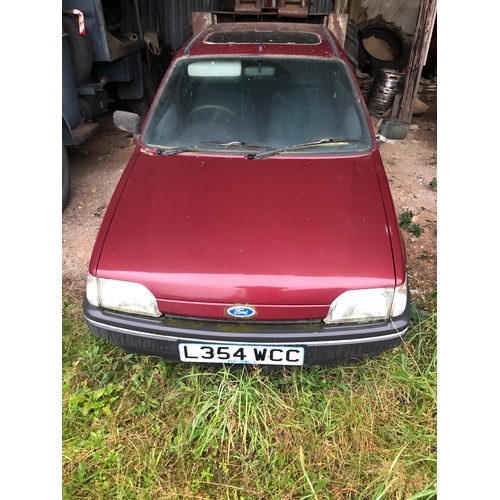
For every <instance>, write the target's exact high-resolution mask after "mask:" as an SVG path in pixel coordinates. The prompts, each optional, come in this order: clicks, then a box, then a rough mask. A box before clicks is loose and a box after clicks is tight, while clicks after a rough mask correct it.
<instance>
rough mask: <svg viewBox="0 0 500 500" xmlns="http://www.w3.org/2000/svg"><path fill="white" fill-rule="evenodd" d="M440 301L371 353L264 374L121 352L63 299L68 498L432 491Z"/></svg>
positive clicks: (359, 495)
mask: <svg viewBox="0 0 500 500" xmlns="http://www.w3.org/2000/svg"><path fill="white" fill-rule="evenodd" d="M435 305H436V299H435V296H434V295H433V294H431V295H430V296H428V297H427V299H426V301H425V302H423V301H422V300H420V303H419V304H414V311H413V316H412V317H413V319H412V326H411V329H410V331H409V334H408V336H407V339H406V342H405V343H404V345H403V346H401V347H400V348H398V349H396V350H394V351H391V352H387V353H385V354H383V355H382V356H379V357H377V358H375V359H373V360H369V361H367V362H364V363H361V364H358V365H351V366H342V367H334V368H321V369H320V368H317V369H310V370H300V369H293V370H275V371H265V370H261V369H255V370H230V369H228V368H222V369H214V368H209V367H193V366H188V365H181V364H174V363H167V362H164V361H163V360H160V359H158V358H148V357H141V356H137V355H134V354H129V353H126V352H124V351H122V350H120V349H118V348H115V347H113V346H112V345H111V344H109V343H108V342H106V341H104V340H100V339H97V338H94V337H93V336H92V335H91V334H90V333H89V332H88V331H87V328H86V325H85V322H84V320H83V316H82V313H81V307H80V305H79V304H77V303H76V301H74V300H72V299H71V298H70V297H68V296H66V297H64V298H63V316H62V324H63V390H62V394H63V401H62V409H63V443H62V448H63V450H62V451H63V460H62V467H63V474H62V476H63V477H62V480H63V485H62V489H63V498H79V499H83V498H89V499H90V498H91V499H96V498H103V499H104V498H112V499H127V500H131V499H181V498H182V499H228V500H229V499H234V500H249V499H263V500H264V499H266V500H267V499H279V500H284V499H303V500H305V499H339V500H340V499H342V500H345V499H356V500H363V499H367V500H368V499H369V500H375V499H405V500H408V499H417V498H419V499H434V498H437V493H436V468H437V466H436V362H437V361H436V323H437V320H436V312H435Z"/></svg>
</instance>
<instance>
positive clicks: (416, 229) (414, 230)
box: [408, 224, 425, 238]
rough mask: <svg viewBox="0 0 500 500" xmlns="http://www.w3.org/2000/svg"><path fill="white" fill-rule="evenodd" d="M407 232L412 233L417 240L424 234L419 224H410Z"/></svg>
mask: <svg viewBox="0 0 500 500" xmlns="http://www.w3.org/2000/svg"><path fill="white" fill-rule="evenodd" d="M408 231H410V233H413V234H414V235H415V236H416V237H417V238H420V236H422V234H424V233H425V230H424V228H423V227H421V226H420V225H419V224H412V225H411V226H410V227H409V228H408Z"/></svg>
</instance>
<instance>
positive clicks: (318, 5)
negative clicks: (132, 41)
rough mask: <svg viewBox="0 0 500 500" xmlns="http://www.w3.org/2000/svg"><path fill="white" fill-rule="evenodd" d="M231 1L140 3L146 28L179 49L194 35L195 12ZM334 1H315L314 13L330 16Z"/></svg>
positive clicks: (159, 0)
mask: <svg viewBox="0 0 500 500" xmlns="http://www.w3.org/2000/svg"><path fill="white" fill-rule="evenodd" d="M230 3H231V2H227V1H224V0H140V1H139V4H140V5H139V11H140V15H141V20H142V24H143V25H145V26H146V25H148V26H149V27H150V28H152V29H155V30H157V31H158V32H159V33H163V36H164V39H165V43H167V44H169V45H171V47H172V50H177V49H178V48H179V47H180V46H182V44H183V43H184V42H185V41H186V40H187V39H188V38H189V36H190V35H191V13H192V12H212V11H221V10H225V9H226V8H227V5H228V4H230ZM332 8H333V0H314V1H313V2H312V5H310V7H309V12H311V13H315V14H317V13H327V12H331V11H332Z"/></svg>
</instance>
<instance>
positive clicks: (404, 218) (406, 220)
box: [399, 210, 413, 229]
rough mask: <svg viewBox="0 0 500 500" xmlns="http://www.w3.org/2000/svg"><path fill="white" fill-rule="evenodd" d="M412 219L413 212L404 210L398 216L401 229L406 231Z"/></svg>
mask: <svg viewBox="0 0 500 500" xmlns="http://www.w3.org/2000/svg"><path fill="white" fill-rule="evenodd" d="M412 218H413V212H412V211H411V210H406V211H405V212H403V213H402V214H401V215H400V216H399V226H400V227H402V228H403V229H407V228H408V226H409V225H410V224H411V220H412Z"/></svg>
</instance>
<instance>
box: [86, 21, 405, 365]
mask: <svg viewBox="0 0 500 500" xmlns="http://www.w3.org/2000/svg"><path fill="white" fill-rule="evenodd" d="M137 118H138V117H137V115H133V114H130V113H125V112H121V115H120V116H118V118H116V120H117V121H119V120H121V125H120V124H119V123H117V124H118V125H119V126H120V128H123V129H126V130H130V131H133V132H134V133H135V134H136V137H137V138H138V142H137V147H136V149H135V151H134V153H133V155H132V157H131V159H130V161H129V163H128V165H127V167H126V169H125V171H124V173H123V176H122V177H121V179H120V181H119V183H118V185H117V188H116V191H115V193H114V195H113V197H112V199H111V202H110V204H109V208H108V210H107V212H106V215H105V217H104V220H103V223H102V226H101V229H100V232H99V234H98V237H97V240H96V243H95V247H94V251H93V254H92V257H91V261H90V265H89V275H88V281H87V288H86V294H85V299H84V312H85V318H86V321H87V324H88V327H89V329H90V331H91V332H92V333H93V334H94V335H96V336H97V337H101V338H104V339H108V340H109V341H110V342H112V343H113V344H116V345H117V346H120V347H122V348H123V349H126V350H128V351H132V352H137V353H142V354H147V355H155V356H161V357H163V358H165V359H167V360H172V361H179V362H185V363H208V364H217V365H220V364H259V365H268V366H270V365H274V366H305V367H310V366H316V365H335V364H339V363H347V362H351V361H353V360H362V359H364V358H366V357H371V356H374V355H377V354H379V353H381V352H383V351H385V350H388V349H391V348H394V347H397V346H398V345H399V344H401V342H402V339H403V337H404V335H405V333H406V331H407V328H408V322H409V316H410V307H409V304H410V303H409V293H408V283H407V277H406V272H405V253H404V247H403V241H402V238H401V235H400V232H399V227H398V221H397V217H396V214H395V210H394V205H393V201H392V198H391V193H390V189H389V185H388V182H387V178H386V174H385V172H384V168H383V165H382V161H381V157H380V154H379V150H378V145H377V139H383V138H384V137H385V138H387V139H402V138H404V136H405V134H406V132H407V129H408V124H405V123H402V122H398V121H396V120H386V121H385V122H384V123H383V124H382V126H381V130H379V135H378V136H375V134H374V132H373V129H372V127H371V122H370V118H369V115H368V112H367V109H366V106H365V103H364V100H363V98H362V96H361V93H360V90H359V87H358V84H357V82H356V80H355V77H354V76H353V73H352V70H351V68H350V66H349V63H348V61H347V58H346V56H345V55H344V53H343V51H342V49H341V47H340V45H339V43H338V41H337V40H336V39H335V38H334V37H333V35H332V33H331V32H330V31H328V30H327V29H326V28H325V27H323V26H320V25H308V24H294V23H286V24H280V23H254V24H248V23H235V24H219V25H213V26H210V27H208V28H205V30H204V31H201V32H200V33H199V34H198V35H196V36H195V37H194V38H192V39H191V40H190V41H189V42H188V43H187V44H186V45H185V46H184V47H183V48H182V49H181V50H180V51H179V53H178V54H177V55H176V57H175V58H174V59H173V61H172V64H171V66H170V68H169V70H168V72H167V74H166V75H165V78H164V81H163V83H162V85H161V87H160V89H159V91H158V94H157V96H156V99H155V101H154V103H153V105H152V107H151V110H150V112H149V115H148V118H147V119H146V121H145V123H144V126H143V128H142V131H141V133H140V135H139V130H138V128H137V121H136V122H134V120H137ZM382 136H383V137H382Z"/></svg>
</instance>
